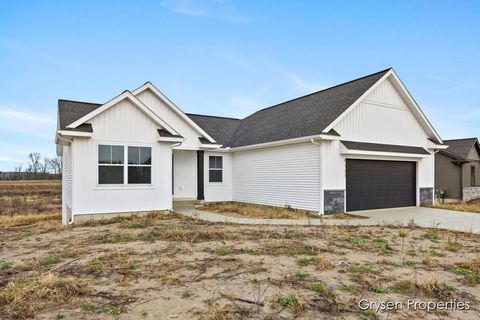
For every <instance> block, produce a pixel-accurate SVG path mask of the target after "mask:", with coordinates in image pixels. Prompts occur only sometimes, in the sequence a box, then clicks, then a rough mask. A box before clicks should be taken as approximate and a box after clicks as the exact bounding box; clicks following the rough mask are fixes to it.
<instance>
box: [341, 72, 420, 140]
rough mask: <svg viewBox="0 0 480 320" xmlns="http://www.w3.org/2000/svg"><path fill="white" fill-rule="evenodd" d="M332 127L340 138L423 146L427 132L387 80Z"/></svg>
mask: <svg viewBox="0 0 480 320" xmlns="http://www.w3.org/2000/svg"><path fill="white" fill-rule="evenodd" d="M334 129H335V130H336V131H337V132H338V133H340V135H341V139H342V140H351V141H362V142H372V143H383V144H398V145H409V146H419V147H427V144H428V140H427V138H428V135H427V133H426V132H425V131H424V129H423V127H422V126H421V125H420V123H419V122H418V121H417V119H416V118H415V116H414V115H413V113H412V112H411V111H410V109H409V107H408V106H407V104H406V103H405V101H404V100H403V99H402V97H401V96H400V94H399V93H398V91H397V90H396V89H395V87H394V86H393V84H392V82H391V81H390V80H389V79H386V80H384V81H383V82H382V83H381V84H379V86H378V87H377V88H375V90H373V91H372V92H371V93H370V94H369V95H368V96H367V97H366V98H365V99H364V100H363V101H362V102H360V104H358V105H357V106H355V107H354V108H353V109H352V110H351V111H350V112H349V113H348V114H347V115H346V116H345V117H344V118H343V119H342V120H341V121H339V123H338V124H337V125H336V126H335V127H334Z"/></svg>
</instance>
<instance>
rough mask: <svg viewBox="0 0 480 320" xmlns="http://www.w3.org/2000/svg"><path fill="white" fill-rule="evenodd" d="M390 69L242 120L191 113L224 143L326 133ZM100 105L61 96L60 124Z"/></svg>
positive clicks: (238, 145) (244, 143)
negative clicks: (329, 126)
mask: <svg viewBox="0 0 480 320" xmlns="http://www.w3.org/2000/svg"><path fill="white" fill-rule="evenodd" d="M389 70H390V69H386V70H383V71H380V72H377V73H374V74H371V75H368V76H365V77H362V78H359V79H356V80H352V81H349V82H346V83H343V84H340V85H337V86H334V87H331V88H328V89H324V90H321V91H318V92H315V93H312V94H309V95H306V96H303V97H300V98H296V99H293V100H290V101H287V102H283V103H280V104H277V105H274V106H272V107H269V108H265V109H262V110H260V111H257V112H255V113H254V114H252V115H250V116H248V117H246V118H244V119H242V120H240V119H234V118H224V117H215V116H207V115H198V114H187V116H188V117H190V118H191V119H192V120H193V121H194V122H195V123H196V124H197V125H199V126H200V127H201V128H202V129H203V130H205V131H206V132H207V133H208V134H209V135H210V136H212V137H213V139H215V140H216V141H217V142H218V143H220V144H222V145H223V146H224V147H241V146H247V145H253V144H259V143H266V142H273V141H279V140H284V139H292V138H299V137H305V136H311V135H316V134H320V133H324V130H325V128H327V127H328V125H330V124H331V123H332V122H333V121H334V120H335V119H337V118H338V117H339V116H340V115H341V114H342V113H343V112H344V111H345V110H347V109H348V108H349V107H350V106H351V105H352V104H353V103H354V102H355V101H356V100H358V98H360V97H361V96H362V95H363V94H364V93H365V92H366V91H367V90H368V89H369V88H370V87H372V86H373V85H374V84H375V83H376V82H377V81H378V80H380V78H382V77H383V76H384V75H385V74H386V73H387V72H388V71H389ZM100 106H101V104H96V103H86V102H78V101H69V100H59V101H58V108H59V119H60V128H61V129H64V128H65V127H66V126H67V125H69V124H71V123H73V122H74V121H76V120H78V119H80V118H81V117H83V116H84V115H86V114H88V113H90V112H92V111H93V110H95V109H96V108H98V107H100ZM74 130H81V129H80V128H78V129H74ZM334 133H335V132H333V133H332V134H334ZM328 134H330V133H328Z"/></svg>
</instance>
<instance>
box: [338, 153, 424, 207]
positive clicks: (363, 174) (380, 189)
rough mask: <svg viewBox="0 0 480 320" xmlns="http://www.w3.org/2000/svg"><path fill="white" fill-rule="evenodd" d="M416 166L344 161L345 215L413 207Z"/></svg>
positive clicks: (414, 203)
mask: <svg viewBox="0 0 480 320" xmlns="http://www.w3.org/2000/svg"><path fill="white" fill-rule="evenodd" d="M415 190H416V163H415V162H408V161H379V160H356V159H347V160H346V208H347V211H356V210H368V209H380V208H395V207H408V206H415V205H416V191H415Z"/></svg>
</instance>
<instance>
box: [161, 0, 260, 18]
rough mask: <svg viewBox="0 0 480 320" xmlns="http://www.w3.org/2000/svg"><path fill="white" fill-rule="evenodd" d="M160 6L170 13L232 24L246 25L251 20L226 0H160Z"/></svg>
mask: <svg viewBox="0 0 480 320" xmlns="http://www.w3.org/2000/svg"><path fill="white" fill-rule="evenodd" d="M160 5H161V6H162V7H164V8H166V9H168V10H170V11H172V12H175V13H178V14H184V15H188V16H193V17H209V18H216V19H220V20H224V21H227V22H233V23H246V22H250V21H252V20H253V19H252V18H251V17H249V16H247V15H244V14H242V13H240V12H239V11H238V9H237V8H236V7H235V6H234V5H233V3H232V2H231V1H227V0H196V1H191V0H162V1H161V2H160Z"/></svg>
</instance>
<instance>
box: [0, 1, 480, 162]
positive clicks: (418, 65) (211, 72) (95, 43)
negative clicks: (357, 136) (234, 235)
mask: <svg viewBox="0 0 480 320" xmlns="http://www.w3.org/2000/svg"><path fill="white" fill-rule="evenodd" d="M479 16H480V2H479V1H468V0H465V1H413V0H402V1H384V0H381V1H353V0H352V1H313V0H312V1H299V0H291V1H286V0H285V1H283V0H282V1H278V0H277V1H275V0H272V1H267V0H262V1H253V0H252V1H233V0H231V1H228V0H211V1H206V0H198V1H175V0H164V1H162V0H157V1H113V0H111V1H76V2H75V1H64V0H62V1H35V0H32V1H1V2H0V88H1V89H0V121H1V124H2V125H1V126H0V171H1V170H3V171H7V170H11V169H12V168H13V167H14V165H16V164H18V163H19V162H22V161H24V159H25V158H26V155H27V154H28V153H29V152H31V151H38V152H41V153H42V154H43V155H45V156H49V157H51V156H53V155H54V154H55V146H54V142H53V139H54V133H55V128H56V108H57V99H59V98H64V99H72V100H81V101H91V102H106V101H107V100H109V99H110V98H112V97H113V96H115V95H117V94H119V93H120V92H122V91H123V90H125V89H134V88H136V87H138V86H139V85H141V84H143V83H144V82H146V81H147V80H150V81H152V82H153V83H154V84H155V85H156V86H157V87H158V88H159V89H160V90H161V91H163V92H164V93H165V94H166V95H167V96H168V97H169V98H170V99H171V100H173V101H174V102H175V103H176V104H177V105H178V106H179V107H180V108H182V109H183V110H184V111H185V112H193V113H202V114H214V115H223V116H233V117H244V116H246V115H248V114H250V113H252V112H253V111H255V110H258V109H260V108H262V107H267V106H270V105H273V104H276V103H279V102H282V101H285V100H288V99H291V98H295V97H297V96H301V95H304V94H307V93H310V92H313V91H317V90H320V89H322V88H325V87H328V86H331V85H335V84H337V83H340V82H344V81H348V80H351V79H354V78H357V77H360V76H363V75H366V74H369V73H373V72H376V71H379V70H382V69H385V68H387V67H394V68H395V70H396V71H397V73H398V75H399V76H400V78H401V79H402V80H403V82H404V83H405V84H406V86H407V87H408V89H409V90H410V92H411V93H412V95H413V96H414V97H415V99H416V100H417V102H418V103H419V104H420V106H421V107H422V109H423V110H424V112H425V113H426V115H427V117H428V118H429V119H430V121H431V122H432V123H433V125H434V126H435V128H436V129H437V131H438V132H439V133H440V135H441V136H442V138H444V139H447V138H456V137H472V136H477V137H478V136H480V125H479V123H480V78H479V75H478V73H479V71H480V19H479V18H478V17H479Z"/></svg>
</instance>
